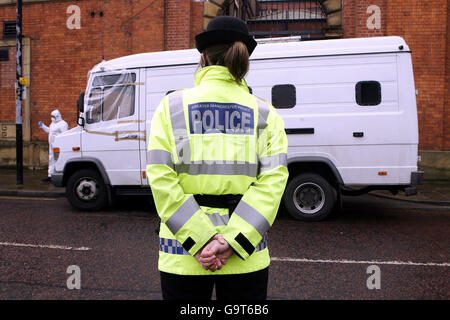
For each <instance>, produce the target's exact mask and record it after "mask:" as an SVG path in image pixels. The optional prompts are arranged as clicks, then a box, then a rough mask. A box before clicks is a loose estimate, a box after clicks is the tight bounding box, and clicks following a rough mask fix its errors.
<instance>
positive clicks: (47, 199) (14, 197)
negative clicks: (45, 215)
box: [0, 196, 57, 201]
mask: <svg viewBox="0 0 450 320" xmlns="http://www.w3.org/2000/svg"><path fill="white" fill-rule="evenodd" d="M0 199H8V200H45V201H53V200H57V199H56V198H34V197H16V196H0Z"/></svg>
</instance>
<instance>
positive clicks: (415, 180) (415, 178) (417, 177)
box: [411, 171, 423, 185]
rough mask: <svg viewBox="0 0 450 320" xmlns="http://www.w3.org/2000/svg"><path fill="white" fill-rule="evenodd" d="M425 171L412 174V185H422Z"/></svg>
mask: <svg viewBox="0 0 450 320" xmlns="http://www.w3.org/2000/svg"><path fill="white" fill-rule="evenodd" d="M422 178H423V171H414V172H411V185H418V184H422Z"/></svg>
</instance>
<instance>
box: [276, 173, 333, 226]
mask: <svg viewBox="0 0 450 320" xmlns="http://www.w3.org/2000/svg"><path fill="white" fill-rule="evenodd" d="M283 201H284V205H285V206H286V209H287V211H288V212H289V214H290V215H291V216H292V217H293V218H295V219H297V220H302V221H320V220H323V219H325V218H326V217H327V216H328V215H329V214H330V213H331V211H332V210H333V207H334V205H335V203H336V191H335V190H334V188H333V187H332V186H331V184H330V183H329V182H328V181H327V180H326V179H324V178H323V177H322V176H320V175H318V174H315V173H304V174H300V175H298V176H296V177H294V178H293V179H292V180H291V181H290V182H289V183H288V185H287V187H286V191H285V194H284V197H283Z"/></svg>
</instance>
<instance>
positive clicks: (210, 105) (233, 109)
mask: <svg viewBox="0 0 450 320" xmlns="http://www.w3.org/2000/svg"><path fill="white" fill-rule="evenodd" d="M188 112H189V128H190V132H191V133H197V134H205V133H206V134H207V133H226V134H253V131H254V127H255V124H254V112H253V109H252V108H249V107H246V106H243V105H240V104H236V103H219V102H200V103H194V104H190V105H189V106H188Z"/></svg>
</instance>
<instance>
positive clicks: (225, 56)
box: [200, 41, 249, 84]
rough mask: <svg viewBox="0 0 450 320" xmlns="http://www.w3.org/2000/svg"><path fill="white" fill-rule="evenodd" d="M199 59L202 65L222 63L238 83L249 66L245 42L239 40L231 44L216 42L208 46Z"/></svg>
mask: <svg viewBox="0 0 450 320" xmlns="http://www.w3.org/2000/svg"><path fill="white" fill-rule="evenodd" d="M204 58H205V59H203V56H202V60H201V61H200V65H201V66H202V67H206V66H211V65H222V66H225V67H227V68H228V70H229V71H230V73H231V74H232V75H233V77H234V78H235V80H236V82H237V83H238V84H241V83H242V79H244V77H245V75H246V74H247V72H248V67H249V55H248V50H247V47H246V46H245V44H243V43H242V42H240V41H236V42H233V43H232V44H218V45H214V46H211V47H208V48H206V49H205V51H204Z"/></svg>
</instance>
